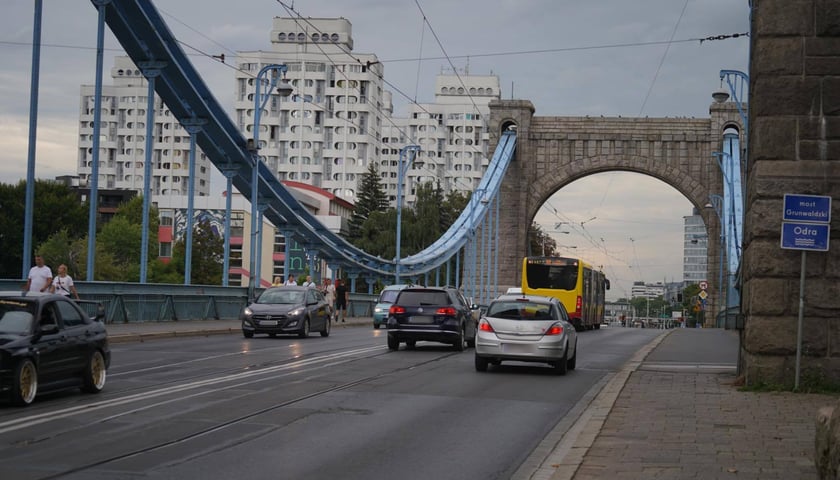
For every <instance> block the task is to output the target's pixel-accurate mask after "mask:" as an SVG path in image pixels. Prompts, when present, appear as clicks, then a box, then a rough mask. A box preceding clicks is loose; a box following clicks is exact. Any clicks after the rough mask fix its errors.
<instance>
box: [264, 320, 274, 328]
mask: <svg viewBox="0 0 840 480" xmlns="http://www.w3.org/2000/svg"><path fill="white" fill-rule="evenodd" d="M260 325H265V326H269V325H271V326H274V327H276V326H277V320H260Z"/></svg>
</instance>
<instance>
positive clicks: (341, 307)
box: [335, 278, 350, 322]
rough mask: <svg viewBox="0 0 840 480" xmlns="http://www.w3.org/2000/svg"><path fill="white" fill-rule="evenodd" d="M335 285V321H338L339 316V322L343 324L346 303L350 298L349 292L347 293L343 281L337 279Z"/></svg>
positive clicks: (345, 315) (345, 316) (345, 314)
mask: <svg viewBox="0 0 840 480" xmlns="http://www.w3.org/2000/svg"><path fill="white" fill-rule="evenodd" d="M335 283H336V286H335V316H336V319H335V321H336V322H337V321H338V317H339V315H340V316H341V321H342V322H345V321H346V319H347V302H348V300H349V298H350V292H348V291H347V287H346V286H345V285H344V280H342V279H340V278H339V279H337V280H336V281H335Z"/></svg>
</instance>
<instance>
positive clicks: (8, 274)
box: [0, 180, 88, 278]
mask: <svg viewBox="0 0 840 480" xmlns="http://www.w3.org/2000/svg"><path fill="white" fill-rule="evenodd" d="M33 207H34V208H33V213H32V246H33V250H35V251H37V250H38V247H39V245H40V244H41V243H43V242H45V241H47V239H49V238H50V236H52V235H53V234H55V233H56V232H59V231H61V230H66V231H67V235H68V236H69V237H70V238H78V237H79V236H81V235H84V233H85V232H86V231H87V224H88V213H87V212H88V209H87V204H81V203H80V202H79V198H78V196H77V195H76V194H75V193H74V192H73V191H72V190H70V188H69V187H67V186H66V185H64V184H61V183H57V182H54V181H50V180H36V181H35V198H34V204H33ZM25 211H26V182H25V181H20V182H19V183H18V184H17V185H8V184H0V251H2V252H3V255H2V256H0V278H22V277H23V276H25V272H22V271H21V267H22V266H23V265H22V264H23V250H22V248H21V246H22V245H23V233H24V232H23V230H24V228H23V227H24V224H25ZM30 255H32V256H34V252H32V253H30ZM45 260H46V259H45ZM25 270H26V271H28V267H27V268H26V269H25Z"/></svg>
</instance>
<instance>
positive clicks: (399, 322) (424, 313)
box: [385, 287, 478, 351]
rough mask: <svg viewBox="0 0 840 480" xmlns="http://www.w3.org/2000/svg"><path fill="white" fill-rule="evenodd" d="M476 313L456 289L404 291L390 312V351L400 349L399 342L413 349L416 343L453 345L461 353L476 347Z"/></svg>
mask: <svg viewBox="0 0 840 480" xmlns="http://www.w3.org/2000/svg"><path fill="white" fill-rule="evenodd" d="M477 310H478V306H476V305H470V304H469V303H468V302H467V300H466V299H465V298H464V296H463V295H462V294H461V292H460V291H458V289H456V288H450V287H409V288H405V289H403V290H401V291H400V293H399V295H398V296H397V298H396V300H394V303H393V305H391V308H390V310H389V311H388V320H387V322H386V324H385V326H386V327H387V329H388V348H389V349H391V350H397V349H399V348H400V342H405V344H406V346H408V348H413V347H414V345H415V344H416V343H417V341H432V342H440V343H451V344H452V345H453V346H454V347H455V350H458V351H463V350H464V348H465V347H474V346H475V331H476V321H475V316H474V315H473V312H475V311H477Z"/></svg>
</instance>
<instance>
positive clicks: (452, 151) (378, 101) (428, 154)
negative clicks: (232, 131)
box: [235, 17, 500, 203]
mask: <svg viewBox="0 0 840 480" xmlns="http://www.w3.org/2000/svg"><path fill="white" fill-rule="evenodd" d="M270 64H283V65H285V66H286V69H287V71H286V79H287V80H288V81H289V82H290V83H291V85H292V87H293V89H294V91H293V92H292V94H291V95H290V96H288V97H280V96H279V95H278V94H276V92H275V93H272V94H270V97H269V100H268V101H267V103H266V104H265V108H264V109H263V111H262V112H261V114H260V132H259V148H260V156H261V158H262V159H263V160H264V161H265V162H266V164H267V165H268V166H269V167H270V168H271V170H272V171H274V172H277V176H278V178H279V179H281V180H292V181H297V182H303V183H307V184H310V185H313V186H316V187H320V188H323V189H325V190H327V191H328V192H330V193H333V194H335V195H337V196H339V197H341V198H343V199H345V200H348V201H351V202H355V199H356V194H357V184H358V181H359V180H360V178H361V175H363V174H364V173H365V172H367V170H368V167H369V166H370V165H371V164H376V165H377V169H378V171H379V173H380V175H381V177H382V180H383V184H384V186H385V189H386V193H387V194H388V196H389V198H390V200H391V201H392V202H394V201H395V199H396V190H397V177H398V175H399V152H400V149H401V148H403V147H405V146H407V145H418V146H419V147H420V149H421V151H420V154H419V156H418V157H417V159H416V160H415V162H414V164H413V165H412V168H410V169H409V170H408V173H407V175H406V178H405V179H403V180H404V184H403V185H404V186H405V189H404V192H405V201H406V202H407V203H410V202H412V201H413V199H414V189H415V187H416V186H417V184H418V183H426V182H429V181H435V182H440V185H441V187H442V188H443V189H444V191H445V192H449V191H452V190H459V191H462V192H470V191H472V190H473V189H474V188H475V186H476V185H477V184H478V181H479V179H480V178H481V177H482V175H483V174H484V170H485V169H486V167H487V163H488V155H487V153H488V152H487V151H488V148H489V135H488V132H487V128H486V122H487V117H488V116H489V113H490V109H489V107H488V104H489V103H490V101H491V100H493V99H498V98H500V87H499V79H498V77H497V76H495V75H484V76H479V75H469V74H468V73H467V72H464V73H461V74H455V73H452V74H447V75H439V76H438V77H437V79H436V85H435V102H434V103H427V104H412V105H411V106H410V107H409V112H408V115H407V117H395V116H393V115H392V113H393V104H392V102H391V98H392V96H391V95H392V94H391V92H389V91H387V90H385V89H384V87H383V86H384V81H383V75H384V69H383V65H382V64H381V63H379V60H378V59H377V57H376V55H375V54H362V53H356V52H354V51H353V38H352V26H351V24H350V22H349V21H348V20H346V19H344V18H316V19H311V18H309V19H298V18H280V17H277V18H275V19H274V23H273V28H272V30H271V50H270V51H252V52H239V53H238V58H237V66H238V70H237V73H236V98H235V99H236V104H235V107H236V122H237V124H238V125H239V128H240V129H241V130H242V132H243V134H244V135H245V136H246V137H253V128H254V111H255V103H254V92H255V82H256V76H257V74H258V72H259V71H260V69H261V68H263V67H265V66H266V65H270Z"/></svg>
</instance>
